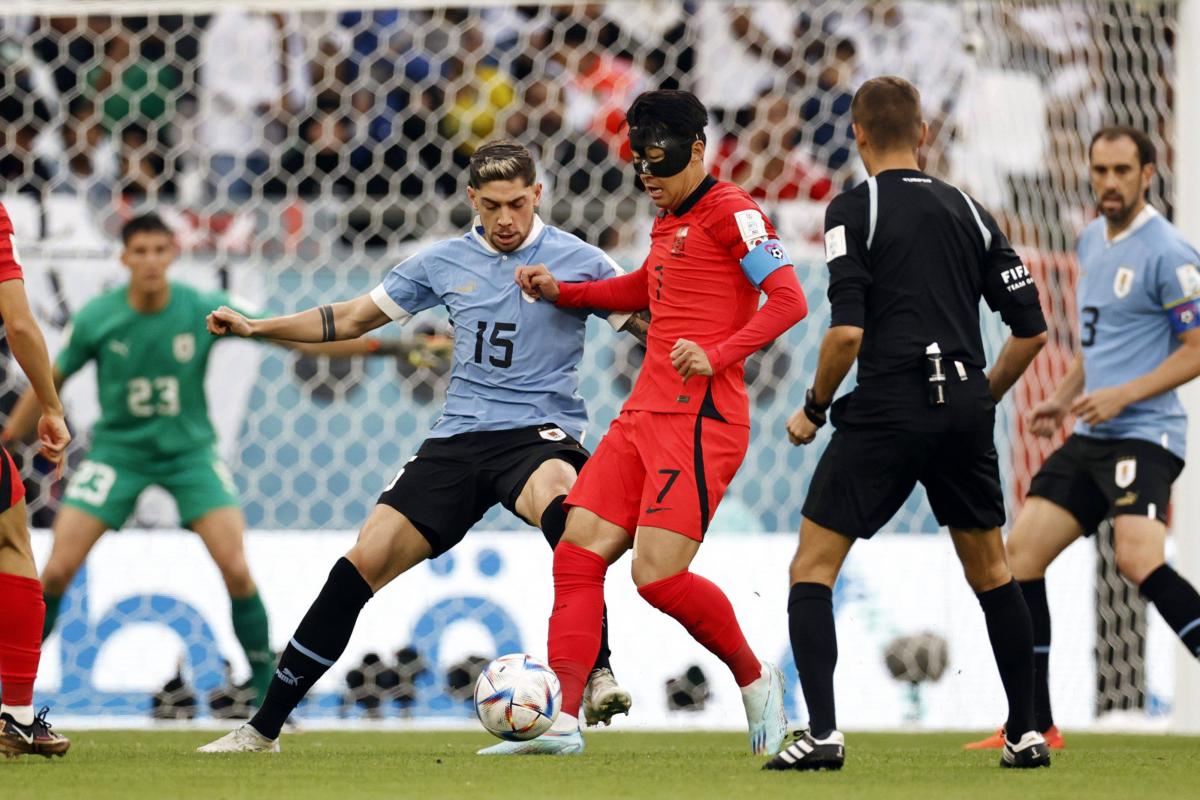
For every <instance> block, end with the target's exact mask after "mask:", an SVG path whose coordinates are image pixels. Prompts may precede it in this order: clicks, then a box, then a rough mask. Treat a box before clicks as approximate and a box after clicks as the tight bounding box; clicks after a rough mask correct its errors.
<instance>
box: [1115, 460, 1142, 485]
mask: <svg viewBox="0 0 1200 800" xmlns="http://www.w3.org/2000/svg"><path fill="white" fill-rule="evenodd" d="M1136 477H1137V459H1136V458H1122V459H1121V460H1120V461H1118V462H1117V471H1116V474H1115V475H1113V480H1114V481H1115V482H1116V484H1117V488H1118V489H1128V488H1129V485H1130V484H1131V483H1133V481H1134V479H1135V478H1136Z"/></svg>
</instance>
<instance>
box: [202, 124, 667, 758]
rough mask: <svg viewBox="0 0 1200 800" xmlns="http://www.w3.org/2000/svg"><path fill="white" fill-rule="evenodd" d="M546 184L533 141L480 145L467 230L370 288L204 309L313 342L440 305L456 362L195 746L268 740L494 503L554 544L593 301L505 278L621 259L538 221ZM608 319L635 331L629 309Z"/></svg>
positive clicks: (579, 273) (594, 267) (609, 695)
mask: <svg viewBox="0 0 1200 800" xmlns="http://www.w3.org/2000/svg"><path fill="white" fill-rule="evenodd" d="M541 188H542V187H541V184H539V183H537V182H536V175H535V171H534V165H533V158H532V157H531V156H530V154H529V151H528V150H526V149H525V148H524V147H523V146H521V145H519V144H517V143H515V142H511V141H500V142H492V143H489V144H487V145H484V146H483V147H481V148H479V150H477V151H476V152H475V154H474V155H473V156H472V158H471V165H470V180H469V188H468V189H467V195H468V197H469V198H470V201H471V205H472V206H473V207H474V209H475V211H476V212H477V213H478V215H479V216H478V217H477V218H476V219H475V221H474V223H473V224H472V226H471V229H470V230H469V231H468V232H467V233H466V234H465V235H463V236H461V237H459V238H457V239H450V240H447V241H443V242H438V243H437V244H434V245H432V246H430V247H428V248H426V249H424V250H422V251H420V252H418V253H417V254H415V255H413V256H412V257H410V258H408V259H407V260H405V261H403V262H401V263H400V264H399V265H397V266H396V267H395V268H394V269H392V271H391V272H390V273H388V275H387V276H386V277H385V278H384V280H383V282H382V283H381V284H380V285H379V286H377V287H376V288H375V289H374V290H373V291H371V292H370V293H369V294H365V295H362V296H361V297H358V298H356V299H354V300H350V301H347V302H343V303H335V304H333V305H326V306H321V307H320V308H315V309H309V310H307V311H302V312H300V313H298V314H292V315H290V316H286V317H277V318H274V319H267V320H249V319H246V318H245V317H243V316H242V315H240V314H238V313H237V312H236V311H234V310H232V309H229V308H224V307H223V308H220V309H218V310H216V311H214V312H213V313H212V314H210V315H209V330H210V331H211V332H212V333H213V334H215V335H226V334H231V335H234V336H256V337H269V338H272V339H283V340H290V341H299V342H322V341H333V340H337V339H348V338H354V337H357V336H361V335H362V334H363V333H365V332H366V331H369V330H372V329H374V328H378V327H379V326H381V325H384V324H386V323H388V322H391V321H392V320H395V321H397V322H400V323H404V322H406V321H407V320H409V319H410V318H411V317H412V316H413V315H414V314H416V313H417V312H419V311H422V310H424V309H427V308H433V307H434V306H438V305H442V306H445V307H446V308H447V310H448V311H449V312H450V317H451V319H452V320H453V325H454V368H453V372H452V374H451V378H450V389H449V391H448V393H447V396H446V407H445V411H444V413H443V414H442V416H441V417H440V418H439V419H438V421H437V422H436V423H435V424H434V426H433V429H432V430H431V431H430V434H429V438H428V439H426V441H425V442H424V443H423V444H422V445H421V447H420V449H418V451H417V454H416V455H415V456H413V458H411V459H410V460H409V461H408V463H406V464H405V465H404V466H403V467H402V468H401V469H400V471H399V473H398V474H397V475H396V477H395V478H394V479H393V480H392V482H391V483H390V484H388V486H387V488H385V489H384V491H383V494H381V495H380V497H379V500H378V503H377V505H376V506H375V508H374V510H373V511H372V512H371V514H370V516H369V517H368V518H367V521H366V523H365V524H364V525H363V527H362V530H361V531H360V532H359V537H358V541H357V543H356V544H355V545H354V546H353V547H352V548H350V551H349V552H348V553H346V556H345V557H344V558H342V559H339V560H338V562H337V563H336V564H334V566H333V569H332V571H331V572H330V573H329V579H328V580H327V582H326V583H325V586H324V588H323V589H322V590H321V593H320V595H318V597H317V599H316V601H315V602H314V603H313V605H312V607H311V608H309V610H308V613H307V614H306V615H305V617H304V619H303V621H302V622H301V623H300V627H299V628H297V629H296V633H295V635H294V636H293V637H292V640H291V642H290V643H289V644H288V646H287V648H286V649H285V650H284V652H283V655H282V656H281V657H280V660H279V664H278V668H277V669H276V672H275V678H274V679H273V680H272V682H271V686H270V689H269V690H268V691H267V696H266V699H265V700H264V701H263V703H262V706H261V708H260V709H259V711H258V713H257V714H256V715H255V716H254V718H253V719H251V720H250V722H249V723H248V724H246V725H243V726H241V727H240V728H238V729H236V730H234V731H233V732H231V733H229V734H227V735H226V736H224V737H222V738H220V739H218V740H217V741H215V742H213V743H211V744H209V745H206V746H205V747H202V748H201V751H202V752H238V751H241V752H262V751H277V750H278V749H279V742H278V737H279V731H280V728H281V726H282V725H283V722H284V720H285V719H287V716H288V714H290V713H291V711H292V709H294V708H295V707H296V705H297V704H298V703H299V702H300V700H301V698H303V697H304V695H305V694H306V693H307V692H308V690H309V689H310V688H311V687H312V685H313V684H314V683H315V682H316V681H317V679H318V678H320V677H321V675H323V674H324V673H325V671H326V670H327V669H329V667H331V666H332V665H333V663H334V662H335V661H336V660H337V659H338V658H339V657H340V656H341V654H342V652H343V651H344V650H345V648H346V643H347V642H348V641H349V640H350V634H351V632H352V631H353V630H354V624H355V621H356V620H357V619H358V614H359V612H360V611H361V609H362V607H363V605H365V604H366V602H367V601H368V600H369V599H371V597H372V596H373V595H374V593H375V592H378V591H379V590H380V589H382V588H383V587H384V586H386V585H387V584H388V583H390V582H391V581H392V579H394V578H395V577H396V576H398V575H400V574H402V573H404V572H406V571H408V570H409V569H411V568H412V567H414V566H416V565H417V564H419V563H421V562H422V561H424V560H425V559H427V558H434V557H436V556H439V555H441V554H442V553H444V552H446V551H447V550H449V549H450V548H452V547H454V545H456V544H458V542H459V541H461V540H462V538H463V537H464V536H465V535H466V533H467V531H468V530H469V529H470V528H471V527H472V526H473V525H474V524H475V523H477V522H478V521H479V520H480V519H481V518H482V517H483V515H484V514H485V513H486V512H487V510H488V509H490V508H491V507H492V506H494V505H496V504H497V503H500V504H502V505H503V506H504V507H505V508H507V509H508V510H509V511H511V512H513V513H515V514H516V515H517V516H519V517H521V519H523V520H525V521H526V522H528V523H529V524H531V525H537V526H539V527H540V528H541V529H542V532H543V533H544V534H545V536H546V539H547V540H548V541H549V542H550V545H551V546H552V547H553V546H554V545H556V544H557V542H558V540H559V538H561V536H562V533H563V527H564V525H565V522H566V513H565V512H564V510H563V500H565V499H566V495H567V492H568V491H569V490H570V488H571V486H572V485H573V484H574V482H575V479H576V476H577V475H578V471H579V469H580V468H581V467H582V466H583V462H584V461H585V460H586V459H587V457H588V452H587V450H585V449H584V448H583V445H582V444H581V443H580V442H581V440H582V439H583V431H584V427H585V426H586V424H587V409H586V408H585V406H584V402H583V398H581V397H580V396H579V377H578V371H577V370H578V366H579V362H580V359H581V358H582V357H583V344H584V332H585V325H586V322H587V316H588V314H589V312H588V311H583V310H574V311H572V310H564V309H559V308H555V307H554V306H553V305H551V304H549V303H538V302H535V300H534V298H532V297H528V296H526V295H523V294H522V293H521V290H520V288H519V287H518V286H517V284H516V283H515V282H514V281H513V273H514V271H515V268H516V267H517V266H518V265H522V264H544V265H545V266H546V268H548V269H549V270H550V271H551V272H552V273H553V274H554V275H555V277H556V278H558V279H559V280H563V281H592V280H600V279H602V278H608V277H611V276H613V275H615V274H617V273H619V272H620V271H621V270H620V269H619V268H618V267H617V265H616V264H615V263H613V261H612V260H611V259H610V258H608V256H606V255H605V254H604V253H603V252H602V251H601V250H598V249H597V248H595V247H592V246H590V245H588V244H586V243H584V242H582V241H581V240H579V239H578V238H576V237H575V236H572V235H571V234H569V233H565V232H563V231H561V230H558V229H557V228H553V227H551V226H549V225H545V224H543V223H542V221H541V220H540V219H539V218H538V217H537V215H536V208H537V204H538V200H539V198H540V196H541ZM608 321H609V323H610V324H612V325H613V327H614V328H617V329H620V330H629V331H631V332H634V333H635V334H639V335H640V336H642V337H644V334H645V327H644V326H645V323H644V321H643V320H642V319H641V318H639V317H636V316H633V317H631V316H629V315H622V316H619V317H618V316H610V317H608ZM643 341H644V338H643ZM588 686H589V690H590V691H589V698H588V700H587V701H586V704H587V716H588V718H589V724H595V722H597V721H603V722H606V723H607V722H608V721H609V720H610V719H611V717H612V716H613V715H614V714H616V713H628V711H629V707H630V704H631V702H632V701H631V698H630V696H629V694H628V693H627V692H625V691H624V690H623V689H621V688H620V687H619V686H617V684H616V682H615V680H614V679H613V677H612V672H611V670H610V669H609V666H608V654H607V647H603V648H602V649H601V652H600V657H599V658H598V659H597V662H596V666H595V669H594V670H593V672H592V676H591V680H590V682H589V684H588Z"/></svg>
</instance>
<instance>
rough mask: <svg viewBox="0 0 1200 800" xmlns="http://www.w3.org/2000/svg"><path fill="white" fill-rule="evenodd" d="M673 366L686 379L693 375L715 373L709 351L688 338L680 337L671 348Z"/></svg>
mask: <svg viewBox="0 0 1200 800" xmlns="http://www.w3.org/2000/svg"><path fill="white" fill-rule="evenodd" d="M671 366H673V367H675V371H676V372H678V373H679V374H680V375H682V376H683V379H684V380H685V381H686V380H687V379H688V378H690V377H692V376H693V375H712V374H713V368H712V363H711V362H709V360H708V353H705V352H704V348H703V347H701V346H700V345H698V344H696V343H695V342H689V341H688V340H687V339H680V340H679V341H677V342H675V346H674V347H672V348H671Z"/></svg>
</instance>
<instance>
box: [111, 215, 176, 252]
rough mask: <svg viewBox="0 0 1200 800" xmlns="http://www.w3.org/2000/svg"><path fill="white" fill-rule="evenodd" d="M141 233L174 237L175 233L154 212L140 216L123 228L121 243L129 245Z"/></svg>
mask: <svg viewBox="0 0 1200 800" xmlns="http://www.w3.org/2000/svg"><path fill="white" fill-rule="evenodd" d="M139 233H165V234H166V235H167V236H172V237H173V236H174V235H175V232H174V231H172V230H171V229H170V228H168V227H167V223H165V222H163V220H162V217H160V216H159V215H158V214H155V213H154V212H153V211H152V212H150V213H149V214H139V215H138V216H136V217H134V218H133V219H131V220H129V221H128V222H126V223H125V224H124V225H122V226H121V243H122V244H125V245H128V244H129V240H130V239H132V238H133V237H134V236H137V235H138V234H139Z"/></svg>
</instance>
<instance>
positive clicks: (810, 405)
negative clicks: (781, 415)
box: [804, 389, 829, 428]
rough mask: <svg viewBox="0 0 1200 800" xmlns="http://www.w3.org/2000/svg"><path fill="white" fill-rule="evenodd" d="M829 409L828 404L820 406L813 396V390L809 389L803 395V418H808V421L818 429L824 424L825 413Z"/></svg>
mask: <svg viewBox="0 0 1200 800" xmlns="http://www.w3.org/2000/svg"><path fill="white" fill-rule="evenodd" d="M828 409H829V404H828V403H825V404H821V403H818V402H817V400H816V396H815V395H813V390H812V389H809V390H808V391H807V392H805V393H804V416H806V417H808V421H809V422H811V423H812V424H813V425H816V426H817V427H818V428H819V427H821V426H822V425H824V424H825V422H826V420H827V417H826V414H825V412H826V411H827V410H828Z"/></svg>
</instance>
